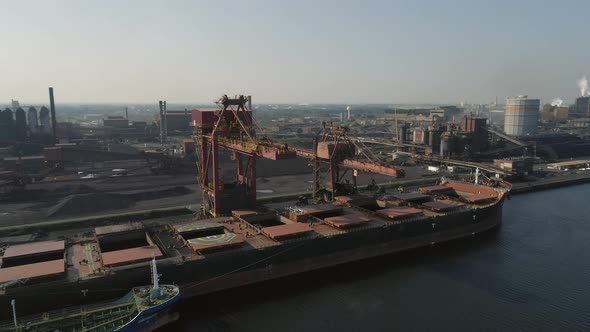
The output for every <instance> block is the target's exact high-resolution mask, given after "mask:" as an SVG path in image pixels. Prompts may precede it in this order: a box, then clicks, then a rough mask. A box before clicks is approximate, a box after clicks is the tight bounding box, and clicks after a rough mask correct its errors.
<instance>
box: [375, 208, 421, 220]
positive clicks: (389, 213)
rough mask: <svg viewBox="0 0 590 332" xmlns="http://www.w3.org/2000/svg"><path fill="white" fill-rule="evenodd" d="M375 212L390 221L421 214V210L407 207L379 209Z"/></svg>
mask: <svg viewBox="0 0 590 332" xmlns="http://www.w3.org/2000/svg"><path fill="white" fill-rule="evenodd" d="M376 212H377V213H378V214H381V215H384V216H386V217H388V218H391V219H401V218H405V217H410V216H416V215H419V214H422V210H420V209H415V208H412V207H409V206H398V207H394V208H388V209H381V210H377V211H376Z"/></svg>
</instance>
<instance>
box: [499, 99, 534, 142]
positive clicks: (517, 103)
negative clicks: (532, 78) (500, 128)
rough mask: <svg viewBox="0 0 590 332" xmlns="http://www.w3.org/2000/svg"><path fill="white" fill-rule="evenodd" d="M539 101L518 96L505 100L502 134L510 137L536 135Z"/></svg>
mask: <svg viewBox="0 0 590 332" xmlns="http://www.w3.org/2000/svg"><path fill="white" fill-rule="evenodd" d="M540 105H541V102H540V100H539V99H532V98H528V96H518V97H513V98H507V99H506V110H505V113H504V132H505V133H506V134H507V135H511V136H527V135H533V134H536V133H537V125H538V122H539V108H540Z"/></svg>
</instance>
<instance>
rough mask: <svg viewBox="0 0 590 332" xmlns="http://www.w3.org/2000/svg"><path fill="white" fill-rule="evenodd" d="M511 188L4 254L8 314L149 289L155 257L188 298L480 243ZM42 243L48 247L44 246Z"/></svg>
mask: <svg viewBox="0 0 590 332" xmlns="http://www.w3.org/2000/svg"><path fill="white" fill-rule="evenodd" d="M509 191H510V184H508V183H505V182H493V184H489V185H482V184H475V183H468V182H463V181H450V180H445V181H442V182H439V183H437V184H433V185H432V186H426V187H421V188H414V189H412V190H407V191H404V190H396V191H395V192H392V193H388V192H385V193H382V194H380V195H379V196H374V197H369V196H361V195H349V196H336V197H335V198H334V201H333V202H331V203H322V204H310V205H303V204H300V205H292V206H283V207H282V208H277V209H270V208H267V209H263V210H233V211H232V213H231V215H229V216H224V217H215V218H206V219H191V218H187V219H186V220H178V219H177V220H169V221H167V222H153V221H152V222H145V223H140V222H134V223H124V224H114V225H107V226H99V227H95V228H92V229H88V230H87V231H86V232H83V233H77V234H71V235H66V236H64V235H63V234H61V235H59V237H57V236H56V238H51V236H52V235H51V233H49V234H46V235H42V236H44V237H42V236H38V237H37V241H34V242H27V243H20V244H19V243H13V244H8V245H4V248H3V249H2V250H1V251H0V253H1V257H2V265H1V266H0V292H1V293H0V308H9V305H10V301H11V300H12V299H15V300H16V301H17V303H20V304H21V305H20V308H23V310H25V309H26V310H34V311H35V312H41V311H45V310H52V309H55V308H59V307H63V306H64V305H69V304H81V303H82V304H83V303H93V302H96V301H97V300H99V299H110V298H114V297H118V296H122V295H123V294H124V293H125V292H127V291H128V290H129V289H131V288H132V287H136V286H137V285H145V284H149V283H150V281H149V279H148V278H147V276H146V275H145V273H143V272H144V271H145V269H146V267H147V266H149V264H150V261H151V260H152V259H153V258H154V257H155V259H157V261H158V267H159V268H160V270H161V271H162V272H163V274H164V279H165V281H166V282H167V283H169V284H175V285H178V286H179V287H180V291H181V293H182V294H183V297H191V296H198V295H204V294H208V293H212V292H217V291H221V290H228V289H232V288H236V287H241V286H244V285H248V284H253V283H258V282H263V281H266V280H271V279H276V278H281V277H285V276H290V275H295V274H299V273H304V272H308V271H313V270H318V269H322V268H327V267H331V266H335V265H339V264H344V263H350V262H354V261H358V260H362V259H367V258H372V257H376V256H382V255H387V254H391V253H396V252H400V251H404V250H408V249H412V248H419V247H424V246H431V245H435V244H437V243H441V242H445V241H451V240H455V239H460V238H465V237H472V236H474V235H476V234H479V233H482V232H486V231H489V230H492V229H495V228H497V227H498V226H499V225H500V224H501V222H502V205H503V202H504V200H505V198H506V197H507V195H508V193H509ZM40 240H43V241H40Z"/></svg>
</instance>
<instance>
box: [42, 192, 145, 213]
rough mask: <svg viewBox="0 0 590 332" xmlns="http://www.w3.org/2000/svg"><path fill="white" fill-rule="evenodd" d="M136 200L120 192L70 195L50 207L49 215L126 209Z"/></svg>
mask: <svg viewBox="0 0 590 332" xmlns="http://www.w3.org/2000/svg"><path fill="white" fill-rule="evenodd" d="M133 204H135V201H134V200H133V199H130V198H127V197H125V196H124V195H120V194H109V193H91V194H79V195H70V196H67V197H65V198H64V199H62V200H61V201H60V202H59V203H58V204H57V205H55V206H54V207H52V208H50V209H49V210H48V211H47V213H46V216H47V217H62V216H71V215H77V214H89V213H94V212H101V211H105V210H116V209H125V208H129V207H131V206H133Z"/></svg>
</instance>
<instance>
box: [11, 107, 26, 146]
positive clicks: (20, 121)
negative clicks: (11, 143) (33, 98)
mask: <svg viewBox="0 0 590 332" xmlns="http://www.w3.org/2000/svg"><path fill="white" fill-rule="evenodd" d="M14 128H15V130H16V140H17V141H19V142H24V141H25V140H26V139H27V115H26V114H25V110H23V109H22V108H20V107H19V108H18V109H17V110H16V112H14Z"/></svg>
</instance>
